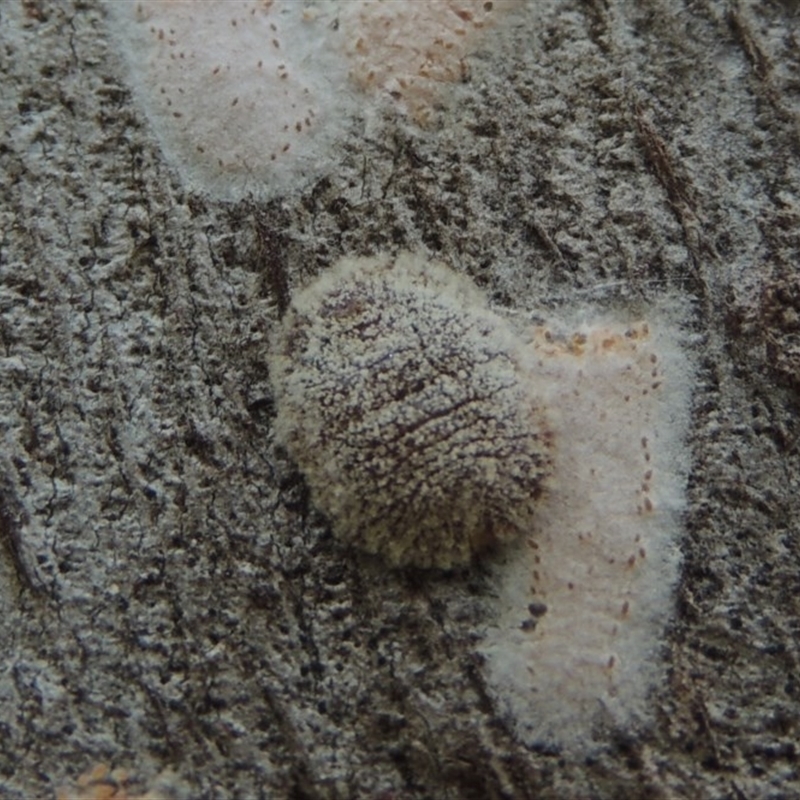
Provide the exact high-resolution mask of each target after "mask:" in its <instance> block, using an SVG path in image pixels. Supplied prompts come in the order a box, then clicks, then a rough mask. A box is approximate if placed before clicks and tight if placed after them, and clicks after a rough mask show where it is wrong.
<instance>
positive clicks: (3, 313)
mask: <svg viewBox="0 0 800 800" xmlns="http://www.w3.org/2000/svg"><path fill="white" fill-rule="evenodd" d="M796 13H797V3H795V2H790V0H783V2H780V1H779V0H769V1H768V0H754V1H753V2H745V1H744V0H742V1H741V2H736V0H691V1H690V0H684V2H678V3H675V2H665V1H664V0H643V2H632V0H542V2H540V3H538V4H537V8H536V9H535V11H531V10H530V9H529V10H528V14H527V16H526V17H525V19H526V20H527V23H526V25H517V26H512V27H511V28H510V29H509V30H508V31H505V32H504V33H503V36H504V37H505V38H501V39H499V40H498V41H501V42H502V43H503V47H505V48H506V49H505V50H504V51H503V52H504V53H505V54H506V56H505V57H504V58H501V59H498V58H496V57H494V56H492V55H491V53H490V52H489V50H490V48H491V47H496V46H499V45H498V44H497V43H496V42H495V43H494V44H491V42H492V41H494V40H491V39H490V38H487V39H486V42H487V44H486V48H487V52H486V53H483V52H481V51H480V50H479V51H477V52H476V53H475V55H474V56H473V57H471V59H470V60H469V64H468V66H469V70H465V73H464V80H465V83H464V84H463V85H461V86H458V87H456V88H455V89H453V90H452V91H453V96H452V99H451V101H450V106H449V107H448V108H447V109H446V110H445V111H443V112H442V113H443V117H442V120H441V121H440V123H439V125H438V126H433V127H432V128H429V129H421V128H418V127H416V126H415V125H413V124H411V123H410V122H403V121H402V120H400V121H393V120H390V119H389V120H385V121H384V122H382V123H381V124H380V126H379V130H378V133H377V134H375V133H374V132H373V133H372V134H371V135H370V136H369V137H367V136H360V135H358V134H356V133H354V135H353V140H352V141H349V142H345V143H343V144H342V146H341V148H340V149H339V150H338V151H337V152H336V153H335V154H333V155H332V162H331V168H330V171H329V172H328V173H327V174H325V175H323V176H321V177H320V178H319V179H318V180H317V181H315V182H314V183H313V184H312V185H309V186H305V187H297V189H296V190H295V191H292V192H287V193H286V195H285V196H282V197H280V198H278V199H274V198H273V199H271V200H263V199H260V198H259V197H258V196H249V197H246V198H245V199H242V200H240V201H237V202H230V201H227V202H222V201H218V200H214V199H213V198H212V197H210V196H206V195H204V194H203V193H202V192H192V191H188V190H187V189H185V188H184V187H183V186H181V184H180V180H179V178H178V177H177V173H175V172H174V171H173V169H172V167H171V166H170V165H169V164H167V163H166V162H165V161H164V159H163V157H162V155H161V154H160V151H159V147H158V144H157V140H156V138H155V137H154V135H153V132H152V130H151V129H150V126H149V123H148V122H147V119H146V117H144V116H143V114H142V112H141V110H140V109H139V107H138V105H137V103H136V101H135V98H134V97H133V96H132V94H131V92H130V90H129V87H128V86H127V84H126V82H125V70H124V68H123V65H122V63H121V61H120V59H119V58H118V56H117V54H116V52H115V48H114V45H113V41H112V40H111V39H110V38H109V34H108V30H107V27H106V17H105V10H104V6H103V5H102V4H101V3H99V2H93V1H91V0H74V2H66V0H65V1H64V2H47V1H46V0H22V2H19V0H8V1H7V2H5V3H4V4H3V6H2V7H0V44H1V48H0V75H2V84H0V104H1V108H2V111H1V112H0V118H1V119H2V126H3V136H2V143H0V170H2V179H0V193H1V196H2V205H0V230H1V231H2V236H1V237H0V374H1V375H2V384H0V387H2V388H1V389H0V425H1V426H2V432H3V448H2V452H0V542H2V548H0V642H2V645H3V651H4V652H3V655H2V659H0V794H2V795H3V797H6V798H9V800H30V799H31V798H49V797H52V796H53V795H54V794H55V791H56V789H57V787H59V786H62V785H65V784H70V783H71V782H74V780H75V778H76V776H77V775H78V774H79V773H81V772H82V771H83V770H85V769H86V768H88V767H90V766H91V765H92V764H93V763H96V762H108V763H111V764H114V765H121V766H125V767H128V768H129V769H131V770H133V771H134V773H135V778H136V780H135V781H133V782H132V784H131V786H132V789H131V791H134V790H135V789H136V788H137V787H138V788H139V789H141V790H142V791H143V790H144V789H145V788H146V787H147V786H148V785H151V786H152V785H154V782H155V781H156V776H157V775H158V774H159V773H162V772H163V771H164V770H165V769H168V768H169V769H171V770H172V771H173V774H174V778H172V779H170V780H172V783H173V785H174V792H175V794H176V795H178V796H181V795H182V796H187V797H192V798H235V797H240V798H256V797H270V798H280V797H286V798H314V799H315V800H316V799H317V798H320V799H321V798H349V797H359V798H360V797H372V798H390V797H391V798H398V799H399V798H404V800H405V799H408V800H418V799H419V800H421V798H501V797H514V798H537V800H542V799H543V798H617V799H620V798H641V797H654V798H673V797H692V798H698V799H701V798H708V799H709V800H710V798H721V797H731V798H752V799H753V800H755V798H765V797H775V798H778V797H787V798H788V797H792V796H798V795H800V777H798V770H797V758H798V752H797V745H796V742H797V739H798V734H799V733H800V731H798V726H799V725H800V722H799V721H800V666H798V658H799V657H800V649H799V646H798V619H799V618H800V580H799V579H798V575H800V514H798V501H797V491H798V485H800V455H799V454H798V435H800V422H798V402H797V392H798V388H799V387H800V278H798V275H797V265H798V263H799V262H798V247H799V246H800V234H798V231H800V197H799V196H798V190H799V189H800V165H799V164H798V103H800V93H799V87H800V84H799V83H798V74H797V69H798V66H797V65H798V57H799V56H800V48H799V47H798V42H797V38H796V31H795V29H796V21H795V20H796ZM531 20H533V21H534V23H535V24H533V25H531V24H530V23H531ZM499 35H500V34H498V36H499ZM418 247H424V248H427V249H428V250H429V251H430V252H431V253H433V254H435V255H436V256H437V257H439V258H441V259H442V260H444V261H447V262H448V263H450V264H452V265H453V266H454V267H455V268H456V269H458V270H459V271H461V272H463V273H465V274H468V275H470V276H471V277H472V278H473V279H474V280H475V281H476V282H477V283H478V284H479V285H481V286H482V287H483V288H484V289H485V291H486V292H487V293H488V294H489V295H490V297H491V299H492V302H493V303H494V304H496V305H497V306H500V307H502V306H507V307H510V308H515V309H531V308H546V307H556V306H558V305H563V304H565V303H566V304H569V303H571V302H582V301H584V300H585V299H587V298H589V299H591V300H592V301H593V302H596V303H601V304H602V303H608V304H612V305H613V304H616V305H619V304H632V305H636V304H640V305H642V306H643V307H644V306H646V304H647V303H648V302H651V301H653V300H656V299H658V298H659V297H660V296H662V295H663V294H665V293H668V292H672V293H675V292H679V293H681V294H682V295H683V296H684V297H685V298H687V300H689V301H690V302H691V304H692V308H693V309H694V313H693V318H692V325H693V334H694V337H695V341H696V343H697V344H696V347H697V353H698V357H699V367H698V372H697V385H696V389H695V395H694V400H693V416H692V427H691V432H690V443H691V447H692V452H693V469H692V473H691V477H690V482H689V507H688V511H687V513H686V519H685V535H684V537H683V541H682V543H681V546H682V549H683V567H682V575H681V581H680V585H679V586H678V588H677V590H676V591H677V599H676V609H675V614H674V617H673V623H672V625H671V626H670V628H669V630H667V631H666V632H665V634H664V657H665V658H666V659H667V661H668V664H669V679H668V681H667V682H666V683H665V685H663V686H660V687H656V689H655V691H654V694H653V699H652V702H653V707H654V719H655V722H654V724H653V725H652V727H651V728H649V729H646V730H644V731H634V730H632V731H630V732H626V731H616V732H614V733H613V734H610V735H609V738H608V742H607V743H606V746H604V747H602V748H600V749H599V751H598V752H597V753H596V754H593V756H592V757H591V758H586V759H584V758H577V757H574V756H571V755H569V754H568V753H560V752H558V751H557V750H551V751H547V752H532V751H531V750H529V749H528V748H526V747H525V746H524V745H523V744H522V743H521V742H520V741H518V739H517V738H516V736H515V734H514V728H513V724H512V723H511V721H509V720H508V719H507V718H506V717H504V715H503V714H501V713H500V711H499V709H498V708H497V707H496V705H495V703H494V701H493V699H492V697H491V695H490V693H489V692H488V691H487V689H486V686H485V685H484V678H483V673H482V670H481V664H480V659H479V658H478V657H477V656H476V654H475V653H476V649H475V645H476V642H477V641H478V639H479V638H480V630H481V626H482V625H483V624H485V617H484V615H485V604H484V602H483V599H484V598H485V596H486V593H487V592H489V591H490V590H491V587H490V586H488V584H487V582H488V575H487V573H486V572H485V571H483V570H481V568H480V566H477V567H475V568H474V569H472V570H469V571H464V572H457V573H449V574H440V573H425V572H415V571H413V570H409V571H405V572H403V571H400V572H398V571H390V570H387V569H385V568H383V567H382V565H381V564H380V562H378V561H375V560H372V559H369V558H367V557H364V556H360V555H358V554H354V553H351V552H349V551H347V550H345V549H344V548H342V547H341V545H340V544H339V543H338V542H337V541H335V540H334V539H333V538H332V536H331V534H330V531H329V528H328V526H327V524H326V521H325V520H324V519H323V518H322V517H321V516H320V515H319V514H318V513H317V512H316V511H315V510H314V509H313V508H312V507H311V505H310V503H309V500H308V493H307V489H306V487H305V484H304V482H303V479H302V476H300V474H299V473H298V472H297V471H296V469H295V467H294V466H293V465H292V464H291V462H290V461H289V459H288V457H287V456H286V454H285V453H283V452H281V451H280V449H278V448H275V447H274V445H273V442H272V434H271V421H272V419H273V416H274V412H273V407H272V401H271V392H270V388H269V382H268V375H267V371H266V366H265V357H264V354H265V345H266V339H267V337H268V335H269V332H270V330H271V329H272V328H273V326H274V325H275V324H276V321H277V320H278V319H279V317H280V314H281V311H282V310H283V309H285V307H286V305H287V303H288V301H289V298H290V296H291V293H292V291H293V289H294V288H296V287H297V286H299V285H301V284H302V283H303V282H304V281H305V280H307V279H308V278H309V277H311V276H312V275H315V274H318V273H319V272H321V271H322V270H324V269H325V268H326V267H328V266H329V265H330V264H331V263H333V262H334V261H335V260H336V259H337V258H338V257H339V256H341V255H343V254H367V253H374V252H376V251H383V250H400V249H414V248H418Z"/></svg>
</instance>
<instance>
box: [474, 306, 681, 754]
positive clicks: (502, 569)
mask: <svg viewBox="0 0 800 800" xmlns="http://www.w3.org/2000/svg"><path fill="white" fill-rule="evenodd" d="M674 317H675V315H674V314H673V315H670V314H668V313H666V312H663V311H662V312H661V313H654V314H653V316H652V317H651V319H650V320H649V322H648V323H639V324H637V325H633V326H630V327H628V326H622V325H618V324H613V323H609V324H605V323H599V324H596V325H591V326H584V327H583V328H582V329H581V330H580V333H578V334H575V335H572V336H569V337H567V338H559V337H558V336H556V335H554V333H555V332H548V331H545V330H544V329H538V330H537V331H535V333H534V335H533V337H532V343H531V345H530V349H529V356H530V358H531V362H532V367H531V368H532V369H533V370H534V371H535V372H536V374H537V376H538V377H539V379H540V382H539V384H538V389H539V392H540V395H539V401H540V402H541V403H542V407H543V408H544V409H546V412H547V415H548V421H549V424H550V425H551V428H552V432H553V441H554V451H553V474H552V476H551V478H550V481H549V483H548V488H547V490H546V492H545V495H544V497H543V498H542V501H541V503H540V504H539V507H538V512H537V520H536V524H535V526H534V529H532V530H531V531H530V533H529V535H528V536H527V537H526V539H525V541H523V542H521V543H520V544H519V545H518V546H516V547H514V548H513V549H510V550H508V551H506V553H504V554H503V556H502V557H501V559H499V561H498V563H497V564H496V565H495V566H494V568H493V572H494V576H495V580H496V586H497V589H496V596H495V597H494V599H493V603H494V611H495V615H496V617H495V623H494V624H493V625H492V626H491V627H490V629H489V630H488V632H487V635H486V638H485V640H484V641H483V642H482V645H481V648H480V649H481V652H482V653H483V654H484V656H485V657H486V670H487V675H488V679H489V686H490V688H491V691H492V692H493V693H494V694H495V696H496V698H497V699H498V701H499V702H500V705H501V707H502V708H503V709H504V710H505V711H506V712H508V713H509V714H510V716H511V718H512V719H513V720H514V721H515V725H516V729H517V731H518V734H519V735H520V737H521V738H522V739H523V740H524V741H526V742H527V743H529V744H530V745H535V744H558V745H563V746H567V747H577V748H580V749H586V748H587V747H589V748H590V746H591V743H592V739H593V731H596V728H595V726H596V725H597V723H601V724H603V723H605V724H610V725H612V726H613V725H626V726H629V725H630V724H632V723H635V722H637V721H647V719H648V718H650V717H651V716H652V715H651V714H650V713H648V693H649V691H650V690H651V689H652V688H653V687H654V686H655V685H656V683H657V682H658V681H659V680H661V679H662V678H663V673H664V666H663V653H661V652H660V645H661V643H662V641H663V638H662V637H663V631H664V628H665V625H666V623H667V621H668V619H669V616H670V614H671V613H672V609H673V591H674V588H675V583H676V580H677V577H678V568H679V563H680V558H679V550H678V544H679V537H680V534H681V519H680V515H681V511H682V510H683V508H684V502H685V501H684V493H685V484H686V476H687V473H688V469H689V453H688V447H687V445H686V442H685V436H686V431H687V424H688V412H689V400H690V386H691V375H692V373H691V369H690V364H689V362H688V360H687V358H686V356H685V355H683V354H682V351H681V348H680V341H681V337H682V334H681V330H680V326H679V325H678V324H677V323H676V322H675V321H673V320H674Z"/></svg>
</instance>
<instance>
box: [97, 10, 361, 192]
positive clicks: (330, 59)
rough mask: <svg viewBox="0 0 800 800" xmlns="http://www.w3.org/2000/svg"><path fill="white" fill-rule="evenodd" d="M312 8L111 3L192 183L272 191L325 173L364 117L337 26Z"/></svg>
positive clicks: (159, 128)
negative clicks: (354, 119) (336, 39)
mask: <svg viewBox="0 0 800 800" xmlns="http://www.w3.org/2000/svg"><path fill="white" fill-rule="evenodd" d="M305 6H306V4H304V3H302V2H276V3H273V2H255V1H254V0H222V2H219V1H218V0H208V1H206V0H204V1H203V2H186V1H185V0H139V1H138V2H132V0H131V1H130V2H128V1H126V2H115V3H110V4H109V5H108V6H107V8H108V9H109V11H110V12H111V20H112V23H113V25H114V27H115V29H116V30H117V32H118V33H119V41H120V42H121V44H122V49H123V52H124V54H125V55H126V56H127V60H128V63H129V66H130V73H129V77H130V80H131V82H132V83H133V84H134V89H135V90H136V94H137V97H138V99H139V101H140V102H141V103H142V104H143V105H144V108H145V110H146V112H147V115H148V116H149V117H150V120H151V122H152V123H153V125H154V128H155V130H156V132H157V133H158V136H159V139H160V141H161V145H162V147H163V149H164V151H165V153H166V155H167V157H168V158H169V160H170V161H171V162H173V163H174V164H176V165H177V166H178V167H179V169H180V171H181V173H182V176H183V178H184V180H186V181H187V182H188V184H189V185H191V186H193V187H195V188H206V189H209V190H211V191H212V192H214V193H218V194H226V193H229V192H233V191H235V192H237V193H243V192H248V191H252V192H256V193H261V194H269V193H271V192H272V191H274V189H275V188H276V187H283V186H285V185H286V184H288V183H289V182H291V181H302V180H303V178H304V176H309V175H314V174H316V173H318V172H319V171H320V169H321V168H322V166H323V159H324V157H325V156H326V155H327V152H328V149H329V147H330V144H331V142H332V141H334V140H336V139H338V138H342V137H343V135H344V131H345V130H346V124H347V121H348V120H347V117H348V115H349V114H351V113H352V112H353V111H354V110H355V105H354V101H353V98H352V96H351V95H349V94H348V93H347V92H343V91H342V89H343V88H344V87H346V84H347V80H348V79H347V66H346V64H345V63H344V60H343V59H342V58H341V57H339V56H338V55H337V54H336V53H335V52H333V51H332V49H331V43H330V31H329V26H328V24H327V23H329V22H330V20H325V19H318V18H317V17H316V16H315V15H314V14H310V13H308V12H307V10H306V7H305Z"/></svg>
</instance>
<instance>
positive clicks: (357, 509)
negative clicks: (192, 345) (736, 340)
mask: <svg viewBox="0 0 800 800" xmlns="http://www.w3.org/2000/svg"><path fill="white" fill-rule="evenodd" d="M649 316H650V318H649V319H648V321H647V322H638V323H635V324H621V323H619V322H615V321H613V320H607V319H606V320H599V321H596V322H593V323H587V324H582V325H579V326H574V325H572V324H570V322H569V321H563V320H562V321H561V322H560V323H557V322H554V323H553V324H552V325H550V326H549V327H548V328H542V327H540V328H536V329H531V330H527V331H524V330H520V329H519V328H518V327H512V325H511V324H510V323H508V322H506V321H505V320H504V319H503V318H501V317H500V316H499V315H498V314H496V313H494V312H493V311H491V310H490V309H489V308H488V307H487V304H486V301H485V299H484V298H483V296H482V295H481V294H480V293H479V292H478V291H477V290H476V289H475V287H474V286H472V284H470V283H469V282H468V281H467V280H465V279H464V278H462V277H460V276H458V275H456V274H455V273H454V272H452V271H451V270H449V269H448V268H446V267H444V266H442V265H439V264H435V263H426V262H425V260H424V259H423V258H422V257H421V256H416V255H406V256H402V257H400V258H399V259H397V260H396V261H393V260H392V259H390V258H388V257H381V258H377V259H355V260H344V261H342V262H340V263H339V264H337V265H336V266H334V267H333V268H332V269H330V270H328V271H327V272H326V273H325V274H324V275H323V276H322V277H321V278H319V279H318V280H317V281H316V282H314V283H313V284H312V285H311V286H310V287H309V288H307V289H306V290H305V291H303V292H301V293H300V294H299V295H297V296H296V297H295V299H294V301H293V303H292V308H291V310H290V311H289V313H288V314H287V316H286V318H285V319H284V321H283V324H282V325H281V327H280V329H279V331H278V333H277V335H276V336H275V338H274V341H273V347H272V352H271V355H270V371H271V378H272V382H273V386H274V390H275V395H276V400H277V406H278V417H277V422H276V436H277V438H278V440H279V441H280V442H283V443H284V444H285V445H286V447H287V448H288V450H289V451H290V453H291V454H292V455H293V456H294V458H295V459H296V460H297V462H298V464H299V465H300V467H301V468H302V469H303V471H304V472H305V474H306V477H307V479H308V483H309V485H310V487H311V490H312V494H313V498H314V500H315V502H316V503H317V505H318V506H319V508H320V509H321V510H323V511H324V512H325V513H326V514H328V515H329V517H330V519H331V521H332V523H333V527H334V530H335V532H336V534H337V535H338V536H339V537H340V538H341V539H343V540H344V541H346V542H348V543H351V544H354V545H356V546H358V547H361V548H363V549H365V550H367V551H369V552H372V553H378V554H381V555H382V556H384V557H385V558H386V559H387V560H388V561H389V562H390V563H392V564H410V565H417V566H422V567H429V566H439V567H449V566H452V565H456V564H464V563H466V562H468V561H469V560H470V558H472V557H473V555H474V554H475V553H476V552H477V551H479V550H480V549H481V548H482V547H483V546H484V545H486V544H488V543H495V542H497V543H506V544H507V546H505V547H503V548H501V549H500V550H499V553H498V555H497V557H496V558H494V559H490V560H489V561H488V562H487V563H489V564H490V569H491V570H492V574H493V581H492V583H493V589H492V596H491V597H490V598H489V602H490V605H491V607H492V609H493V610H492V614H491V617H492V622H491V624H490V625H489V626H488V628H487V630H486V633H485V638H484V640H483V641H482V643H481V645H480V651H481V652H482V654H483V655H484V657H485V665H486V674H487V679H488V681H487V683H488V687H489V689H490V691H491V692H492V693H493V694H494V695H495V697H496V699H497V701H498V703H499V705H500V707H501V708H503V709H504V710H505V711H506V712H507V713H508V714H509V715H510V717H511V718H512V719H513V721H514V725H515V726H516V729H517V731H518V734H519V736H520V738H521V739H522V740H524V741H526V742H528V743H529V744H531V745H535V744H542V743H550V744H552V743H558V744H561V745H566V746H568V747H576V748H580V749H586V748H589V747H591V744H592V740H593V736H594V734H595V732H596V731H597V730H598V728H597V724H598V723H610V724H619V725H629V724H632V723H634V722H638V721H647V720H648V718H649V717H650V715H649V714H648V707H647V699H648V691H649V690H650V689H651V688H652V687H653V686H654V685H655V684H656V683H657V681H658V680H659V679H660V678H661V676H662V675H663V661H662V658H661V654H660V652H659V644H660V642H661V637H662V634H663V630H664V627H665V625H666V623H667V620H668V618H669V615H670V613H671V610H672V605H673V604H672V592H673V588H674V585H675V582H676V579H677V574H678V566H679V550H678V538H679V536H680V532H681V526H680V513H681V511H682V509H683V507H684V487H685V481H686V474H687V472H688V460H689V457H688V452H687V447H686V445H685V442H684V437H685V433H686V428H687V424H688V407H689V396H690V386H691V377H692V372H691V369H690V364H689V362H688V360H687V358H686V357H685V356H684V355H683V352H682V349H681V347H680V343H681V332H680V331H681V328H680V320H679V316H680V315H679V313H678V312H677V311H675V312H674V313H668V309H667V308H666V307H663V308H660V309H655V310H652V311H651V314H650V315H649ZM676 320H677V321H676ZM518 534H522V536H521V537H520V536H519V535H518Z"/></svg>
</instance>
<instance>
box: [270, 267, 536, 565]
mask: <svg viewBox="0 0 800 800" xmlns="http://www.w3.org/2000/svg"><path fill="white" fill-rule="evenodd" d="M269 366H270V375H271V380H272V383H273V387H274V391H275V395H276V400H277V407H278V417H277V421H276V424H275V432H276V436H277V438H278V440H279V441H280V442H282V443H283V444H285V445H286V447H287V448H288V450H289V452H290V453H291V455H292V456H293V457H294V458H295V460H296V461H297V463H298V464H299V465H300V467H301V468H302V470H303V472H304V473H305V475H306V478H307V480H308V484H309V486H310V487H311V491H312V495H313V499H314V501H315V503H316V505H317V506H318V507H319V508H320V509H321V510H322V511H324V512H325V513H326V514H327V515H328V516H329V517H330V519H331V522H332V523H333V528H334V531H335V532H336V534H337V535H338V536H339V537H340V538H341V539H342V540H344V541H345V542H348V543H351V544H354V545H356V546H358V547H360V548H362V549H364V550H366V551H368V552H370V553H378V554H380V555H382V556H384V557H385V558H386V559H387V560H388V561H389V562H390V563H391V564H395V565H408V564H413V565H416V566H421V567H431V566H435V567H445V568H446V567H452V566H455V565H459V564H465V563H467V562H468V561H469V560H470V558H471V557H472V555H473V554H474V553H475V552H476V551H478V550H480V549H482V548H483V547H485V546H487V545H490V544H493V543H497V542H503V541H507V540H509V539H511V538H513V537H516V536H517V535H519V534H520V533H521V532H524V531H531V530H533V528H534V526H535V518H536V505H537V500H538V499H539V496H540V495H541V492H542V487H543V481H544V479H545V477H546V475H547V473H548V471H549V447H550V445H549V442H550V436H549V432H548V427H547V422H546V421H545V419H544V418H543V416H542V413H541V409H540V406H539V404H538V402H537V396H538V393H537V387H536V380H535V376H534V375H533V374H531V373H530V372H529V371H527V370H526V369H525V368H524V367H523V363H522V351H521V341H520V340H519V339H518V338H517V337H516V336H515V334H514V332H513V331H512V330H511V328H510V327H509V325H508V323H506V322H505V321H504V320H503V319H502V318H500V317H499V316H498V315H497V314H495V313H493V312H492V311H491V310H489V308H488V307H487V305H486V302H485V300H484V298H483V296H482V295H481V294H480V293H479V292H478V291H477V290H476V289H475V287H474V286H473V285H472V284H471V283H470V282H469V281H467V280H466V279H464V278H462V277H460V276H459V275H457V274H456V273H455V272H453V271H452V270H450V269H449V268H448V267H445V266H444V265H442V264H438V263H435V262H427V261H425V260H424V259H423V258H422V257H420V256H417V255H404V256H401V257H400V258H398V259H397V260H396V261H393V260H391V259H389V258H388V257H383V258H372V259H367V258H365V259H345V260H343V261H340V262H339V263H338V264H337V265H336V266H335V267H333V268H332V269H330V270H329V271H327V272H326V273H325V274H324V275H323V276H322V277H321V278H319V279H318V280H317V281H316V282H315V283H313V284H312V285H311V286H310V287H309V288H307V289H306V290H305V291H302V292H300V293H299V294H298V295H297V296H296V297H295V298H294V300H293V302H292V306H291V309H290V311H289V312H288V313H287V315H286V317H285V319H284V321H283V324H282V325H281V328H280V330H279V331H278V333H277V335H276V336H275V338H274V341H273V345H272V352H271V355H270V362H269Z"/></svg>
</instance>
